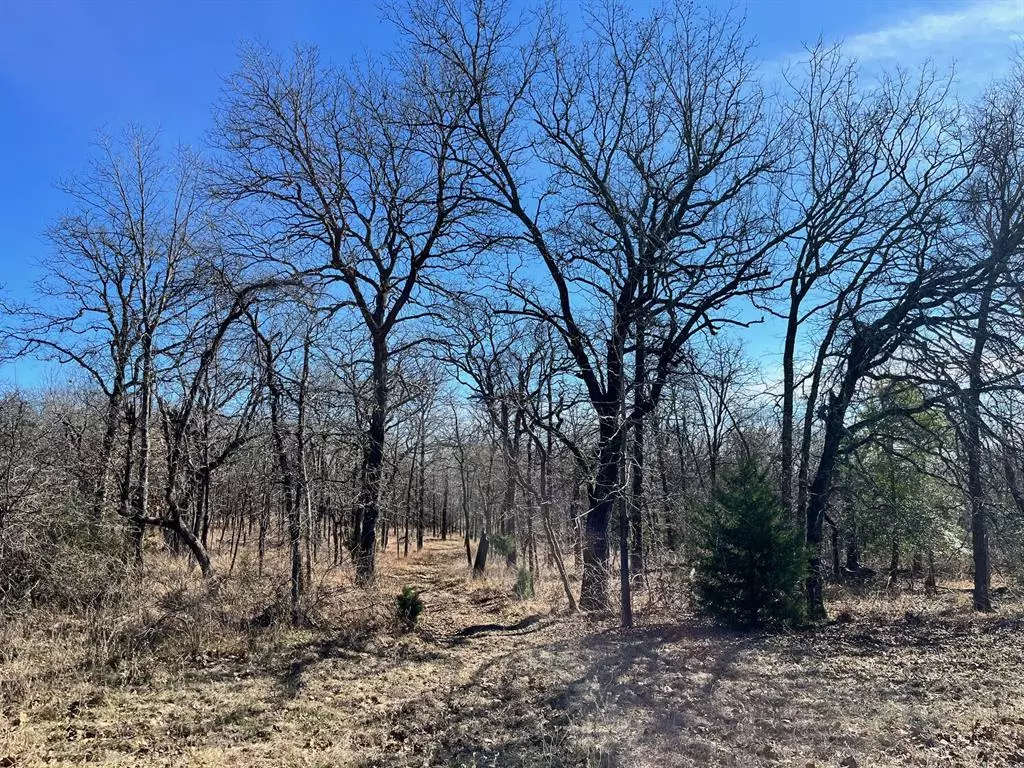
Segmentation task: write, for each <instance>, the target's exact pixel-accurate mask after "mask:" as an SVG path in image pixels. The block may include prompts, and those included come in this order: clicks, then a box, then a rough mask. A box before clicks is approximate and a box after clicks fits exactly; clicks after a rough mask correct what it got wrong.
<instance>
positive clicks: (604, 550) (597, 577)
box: [580, 418, 621, 611]
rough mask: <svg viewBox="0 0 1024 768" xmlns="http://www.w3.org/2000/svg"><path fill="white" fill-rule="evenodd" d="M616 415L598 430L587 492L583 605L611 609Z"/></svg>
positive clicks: (617, 467)
mask: <svg viewBox="0 0 1024 768" xmlns="http://www.w3.org/2000/svg"><path fill="white" fill-rule="evenodd" d="M617 426H618V425H617V424H616V420H615V419H614V418H612V419H609V418H603V419H602V420H601V426H600V430H599V443H598V459H597V473H596V476H595V478H594V482H593V484H592V485H591V487H590V491H589V493H588V494H587V495H588V502H589V509H588V510H587V518H586V527H585V529H584V536H583V579H582V585H581V588H580V608H582V609H583V610H585V611H603V610H606V609H607V608H608V523H609V521H610V519H611V514H612V511H613V509H614V506H615V500H616V498H617V497H618V496H619V488H618V485H619V470H620V464H621V450H620V448H619V439H620V438H619V436H618V435H617V434H616V432H617Z"/></svg>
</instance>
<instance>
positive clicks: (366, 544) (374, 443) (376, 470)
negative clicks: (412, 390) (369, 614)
mask: <svg viewBox="0 0 1024 768" xmlns="http://www.w3.org/2000/svg"><path fill="white" fill-rule="evenodd" d="M387 363H388V353H387V347H386V346H385V342H384V339H382V338H375V339H374V343H373V409H372V411H371V413H370V426H369V428H368V429H367V432H366V446H365V449H364V454H363V467H362V476H361V478H360V488H359V509H360V515H359V517H360V532H359V543H358V546H357V548H356V580H357V582H358V583H360V584H363V585H367V584H370V583H372V582H373V579H374V576H375V572H376V554H377V552H376V544H377V519H378V517H379V516H380V479H381V468H382V467H383V464H384V437H385V434H384V432H385V418H386V416H387V405H388V387H387Z"/></svg>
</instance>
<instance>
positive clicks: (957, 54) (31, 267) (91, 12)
mask: <svg viewBox="0 0 1024 768" xmlns="http://www.w3.org/2000/svg"><path fill="white" fill-rule="evenodd" d="M721 5H722V7H723V9H724V8H725V7H727V5H739V7H740V8H744V7H745V8H746V15H747V19H748V29H749V31H750V32H751V33H753V35H754V36H755V37H756V39H757V40H758V43H759V46H758V54H759V56H760V57H761V58H762V59H763V60H764V61H765V62H766V66H773V65H776V64H777V63H779V62H783V61H785V60H786V59H788V58H790V57H792V56H794V55H797V54H798V53H799V51H800V49H801V45H802V44H803V43H807V42H813V41H814V40H815V39H816V38H818V37H819V35H820V36H823V37H824V38H825V39H828V40H834V39H843V40H845V41H846V42H847V49H848V50H849V51H850V52H851V53H853V54H856V55H857V56H858V57H859V58H860V59H861V60H862V61H864V62H866V63H868V64H869V65H874V64H878V65H882V64H891V63H895V62H905V63H908V64H910V63H914V62H916V61H919V60H921V59H924V58H926V57H930V58H933V59H934V60H935V61H936V62H937V63H939V64H941V65H945V64H947V63H949V62H951V61H952V60H953V59H954V58H955V59H956V60H957V61H958V71H959V73H960V74H959V77H958V83H959V85H960V87H961V88H962V89H963V90H965V91H970V90H972V89H976V88H977V87H978V86H979V84H981V83H983V82H984V81H986V80H987V79H988V78H989V77H990V76H991V75H992V74H993V73H996V72H998V71H999V70H1000V69H1002V68H1003V67H1005V64H1006V61H1007V59H1008V56H1009V53H1010V51H1011V50H1012V48H1013V46H1014V44H1015V43H1016V42H1019V41H1020V40H1021V39H1022V34H1024V0H923V1H922V0H749V2H748V3H746V4H744V3H742V2H738V3H733V2H730V1H729V0H722V2H721ZM563 6H564V8H565V9H566V11H567V13H570V14H571V13H573V12H574V10H575V9H577V8H578V7H579V3H578V2H576V1H575V0H564V1H563ZM381 15H382V14H381V13H380V11H379V7H378V6H377V5H376V4H374V3H371V2H355V0H348V1H345V0H340V1H338V2H298V1H293V2H284V1H280V2H279V1H278V0H262V1H253V2H244V3H243V2H232V1H230V0H217V1H213V0H211V1H209V2H158V1H156V0H153V1H143V0H137V1H136V2H69V1H67V0H52V1H51V0H36V1H34V2H32V1H30V0H0V105H2V111H0V114H2V115H3V119H0V146H2V147H3V148H4V152H3V155H2V157H3V161H2V163H0V190H2V193H0V194H2V205H0V284H2V285H4V286H6V289H7V290H8V291H9V292H10V293H13V294H14V295H17V296H23V297H27V295H28V291H29V288H30V286H31V283H32V281H33V280H34V279H35V277H36V276H37V274H38V269H39V268H38V266H37V264H38V263H39V262H41V261H45V257H46V254H47V248H48V246H47V245H46V243H45V242H44V240H43V238H42V234H41V233H42V232H43V230H44V229H45V228H46V226H47V225H48V224H49V223H50V222H52V221H54V219H55V218H56V217H57V216H58V215H59V214H60V213H61V211H62V210H63V208H64V207H65V201H64V200H63V199H62V197H61V195H60V194H59V193H58V192H57V191H56V190H55V189H54V182H55V180H57V179H59V178H60V177H62V176H64V175H66V174H68V173H70V172H73V171H75V170H78V169H80V168H82V167H83V165H84V162H85V160H86V159H87V157H88V155H89V152H90V143H91V142H92V141H93V140H94V139H95V138H96V136H97V132H98V131H100V130H108V131H112V132H113V131H117V130H119V129H120V128H121V127H123V126H124V125H125V124H127V123H129V122H135V123H141V124H143V125H146V126H155V127H158V128H159V129H160V130H161V131H162V134H163V136H164V138H165V140H166V141H168V142H171V143H174V142H182V143H185V144H200V143H201V142H202V137H203V134H204V132H205V131H206V130H207V129H208V128H209V126H210V123H211V105H212V104H213V102H214V100H215V99H216V98H217V95H218V93H219V90H220V87H221V81H222V78H223V77H224V76H225V75H227V74H229V73H230V72H231V70H232V69H233V68H234V65H235V59H236V54H237V51H238V46H239V43H240V42H241V41H244V40H250V39H256V40H260V41H262V42H265V43H268V44H269V45H270V46H272V47H273V48H276V49H281V50H286V49H287V48H288V47H289V46H290V45H291V44H292V43H295V42H298V43H315V44H317V45H319V46H320V48H321V50H322V51H323V53H324V54H325V57H326V58H329V59H333V60H335V61H338V62H344V61H345V60H347V59H349V58H350V57H352V56H354V55H358V54H360V53H362V52H363V51H365V50H370V51H372V50H375V49H381V48H388V47H389V46H390V45H391V44H392V42H393V35H392V33H391V31H390V28H389V26H388V25H387V24H386V23H385V22H383V21H381V20H380V17H381ZM4 378H6V379H7V380H8V382H10V383H18V382H17V372H14V376H13V381H12V376H11V375H6V376H4ZM20 383H22V384H25V383H27V382H25V381H21V382H20Z"/></svg>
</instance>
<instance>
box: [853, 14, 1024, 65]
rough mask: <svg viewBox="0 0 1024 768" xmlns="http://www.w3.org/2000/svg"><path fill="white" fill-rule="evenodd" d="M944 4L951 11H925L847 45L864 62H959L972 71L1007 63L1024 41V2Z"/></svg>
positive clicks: (854, 39)
mask: <svg viewBox="0 0 1024 768" xmlns="http://www.w3.org/2000/svg"><path fill="white" fill-rule="evenodd" d="M945 7H946V8H948V10H944V11H941V12H932V11H930V12H926V13H921V14H919V15H917V16H914V17H909V18H906V19H903V20H900V21H897V22H895V23H893V24H891V25H889V26H887V27H883V28H881V29H876V30H874V31H870V32H864V33H861V34H857V35H853V36H852V37H848V38H847V39H846V41H845V44H844V46H843V47H844V49H845V50H846V52H847V53H848V54H850V55H851V56H854V57H855V58H857V59H859V60H861V61H872V60H883V59H888V60H904V61H905V60H915V59H923V58H930V59H933V60H935V61H936V62H937V63H939V62H942V63H945V62H950V61H954V60H955V61H957V62H958V63H959V64H961V65H965V66H966V67H967V68H968V69H970V70H972V71H974V70H979V69H985V70H989V73H990V74H992V72H991V68H992V67H993V66H996V67H999V63H1000V61H1004V62H1005V61H1008V60H1009V57H1010V53H1011V52H1012V51H1013V50H1014V48H1015V47H1016V46H1019V45H1020V43H1021V41H1022V40H1024V0H976V1H975V2H972V3H968V4H966V5H958V6H956V7H954V8H950V7H949V6H945ZM999 68H1000V69H1001V68H1002V67H999ZM958 69H962V67H958ZM978 74H981V72H978Z"/></svg>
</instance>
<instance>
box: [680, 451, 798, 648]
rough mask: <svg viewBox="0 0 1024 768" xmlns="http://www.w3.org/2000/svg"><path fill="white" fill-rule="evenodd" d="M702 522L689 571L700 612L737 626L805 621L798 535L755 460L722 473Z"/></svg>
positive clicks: (777, 624) (788, 623) (746, 461)
mask: <svg viewBox="0 0 1024 768" xmlns="http://www.w3.org/2000/svg"><path fill="white" fill-rule="evenodd" d="M703 527H704V532H705V535H706V540H705V542H704V544H705V550H706V554H705V556H704V557H703V558H702V559H701V560H700V561H699V562H698V563H697V568H696V572H695V575H694V592H695V596H696V599H697V605H698V607H699V608H700V609H701V610H702V611H704V612H705V613H706V614H708V615H709V616H711V617H713V618H714V619H716V620H718V621H721V622H722V623H725V624H728V625H730V626H733V627H738V628H743V629H750V628H754V627H767V628H772V629H777V628H782V627H793V626H795V625H798V624H800V623H801V622H802V621H803V615H804V614H803V611H804V596H803V583H804V577H805V574H806V564H807V557H806V553H805V549H804V544H803V536H802V535H801V532H800V531H798V530H796V528H795V527H794V526H793V525H792V524H791V522H790V521H789V520H788V516H787V514H786V512H785V510H784V509H783V507H782V506H781V504H779V502H778V499H777V498H776V496H775V490H774V484H773V483H772V482H771V481H770V479H769V478H768V477H767V476H766V474H765V473H764V472H762V471H761V469H760V468H759V467H758V465H757V462H756V461H755V460H753V459H750V458H748V459H744V460H742V461H741V462H740V463H739V465H738V466H737V468H736V470H735V471H734V472H733V473H731V474H729V475H727V476H726V477H724V478H723V479H722V484H721V486H720V488H719V489H718V490H717V491H716V493H715V501H714V504H713V505H712V506H711V508H710V509H709V510H708V511H707V519H706V520H705V525H704V526H703Z"/></svg>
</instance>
